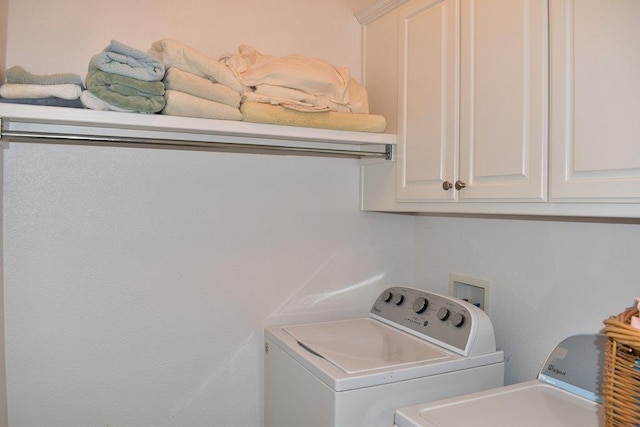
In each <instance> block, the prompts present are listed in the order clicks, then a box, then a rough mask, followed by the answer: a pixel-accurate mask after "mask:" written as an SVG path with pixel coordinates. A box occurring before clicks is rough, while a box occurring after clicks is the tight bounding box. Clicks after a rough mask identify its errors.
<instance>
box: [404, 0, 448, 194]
mask: <svg viewBox="0 0 640 427" xmlns="http://www.w3.org/2000/svg"><path fill="white" fill-rule="evenodd" d="M458 6H459V0H447V1H443V0H412V1H410V2H408V3H406V4H404V5H403V6H402V7H401V8H400V10H399V28H398V32H399V34H398V36H399V37H398V38H399V41H398V43H399V52H398V60H399V68H398V80H399V82H398V88H399V89H398V90H399V92H398V135H397V153H396V154H397V162H398V163H397V164H398V168H397V170H398V172H397V180H396V185H397V192H396V198H397V200H400V201H402V200H405V201H419V200H434V201H453V200H455V199H456V192H455V191H451V190H450V191H444V190H443V189H442V184H443V182H444V181H446V180H449V181H451V182H453V181H455V179H456V177H457V163H458V159H457V142H458V87H459V83H458V82H459V78H458V75H459V74H458V70H459V64H458V52H459V48H458V46H459V14H458V10H459V8H458Z"/></svg>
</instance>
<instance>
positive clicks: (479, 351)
mask: <svg viewBox="0 0 640 427" xmlns="http://www.w3.org/2000/svg"><path fill="white" fill-rule="evenodd" d="M503 384H504V354H503V352H502V351H500V350H496V346H495V336H494V331H493V325H492V324H491V321H490V320H489V317H488V316H487V315H486V314H485V313H484V312H483V311H482V310H480V309H479V308H478V307H476V306H474V305H472V304H469V303H468V302H465V301H462V300H459V299H456V298H453V297H450V296H445V295H440V294H436V293H431V292H428V291H425V290H420V289H414V288H407V287H393V288H389V289H387V290H385V291H384V292H382V293H381V294H380V296H379V297H378V298H377V299H376V301H375V302H374V304H373V306H372V308H371V310H370V312H369V316H368V317H366V318H358V319H344V320H336V321H329V322H320V323H309V324H301V325H288V326H270V327H267V328H265V379H264V394H265V401H264V403H265V414H264V418H265V427H290V426H291V427H293V426H295V427H303V426H304V427H306V426H318V427H320V426H321V427H331V426H333V427H358V426H363V427H364V426H366V427H375V426H385V427H389V426H391V425H392V424H393V414H394V411H395V409H396V408H399V407H402V406H407V405H412V404H415V403H418V402H424V401H431V400H436V399H443V398H446V397H451V396H457V395H461V394H466V393H470V392H474V391H479V390H485V389H489V388H494V387H499V386H501V385H503Z"/></svg>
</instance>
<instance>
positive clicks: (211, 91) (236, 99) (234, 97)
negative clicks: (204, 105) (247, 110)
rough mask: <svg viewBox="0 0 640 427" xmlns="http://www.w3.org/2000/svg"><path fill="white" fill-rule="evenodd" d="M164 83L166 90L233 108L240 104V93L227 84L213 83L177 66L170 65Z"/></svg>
mask: <svg viewBox="0 0 640 427" xmlns="http://www.w3.org/2000/svg"><path fill="white" fill-rule="evenodd" d="M164 85H165V87H166V89H167V90H176V91H178V92H184V93H188V94H190V95H194V96H197V97H199V98H204V99H208V100H210V101H216V102H220V103H222V104H227V105H230V106H232V107H234V108H238V107H239V106H240V94H239V93H238V92H236V91H235V90H233V89H231V88H230V87H228V86H224V85H222V84H220V83H214V82H212V81H211V80H209V79H206V78H204V77H198V76H196V75H195V74H191V73H188V72H186V71H182V70H181V69H179V68H175V67H170V68H169V69H168V70H167V73H166V75H165V77H164Z"/></svg>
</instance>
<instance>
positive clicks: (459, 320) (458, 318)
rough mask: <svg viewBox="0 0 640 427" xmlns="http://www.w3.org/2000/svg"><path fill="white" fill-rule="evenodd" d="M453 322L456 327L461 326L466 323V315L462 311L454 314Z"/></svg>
mask: <svg viewBox="0 0 640 427" xmlns="http://www.w3.org/2000/svg"><path fill="white" fill-rule="evenodd" d="M451 323H453V326H455V327H456V328H459V327H460V326H462V325H463V324H464V315H463V314H460V313H456V314H454V315H453V316H452V317H451Z"/></svg>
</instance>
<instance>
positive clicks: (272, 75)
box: [221, 45, 386, 132]
mask: <svg viewBox="0 0 640 427" xmlns="http://www.w3.org/2000/svg"><path fill="white" fill-rule="evenodd" d="M238 52H239V53H238V54H236V55H228V56H225V57H223V58H221V61H222V62H224V63H225V64H226V65H227V67H229V69H230V70H231V71H232V72H233V74H234V75H235V76H236V77H237V79H238V80H239V81H240V83H242V84H244V85H245V86H249V87H251V88H252V90H248V91H245V92H244V93H243V95H242V100H241V106H240V110H241V111H242V114H243V118H242V120H244V121H246V122H254V123H267V124H277V125H285V126H302V127H314V128H324V129H337V130H349V131H359V132H384V130H385V128H386V120H385V119H384V117H382V116H379V115H374V114H369V99H368V95H367V91H366V89H365V88H364V87H363V86H362V85H360V84H359V83H358V82H357V81H355V80H354V79H353V78H351V74H350V72H349V70H348V69H347V68H344V67H336V66H334V65H332V64H329V63H328V62H325V61H323V60H320V59H316V58H308V57H305V56H302V55H286V56H283V57H276V56H271V55H263V54H261V53H260V52H258V51H257V50H256V49H255V48H253V47H251V46H247V45H241V46H240V47H239V48H238Z"/></svg>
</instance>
